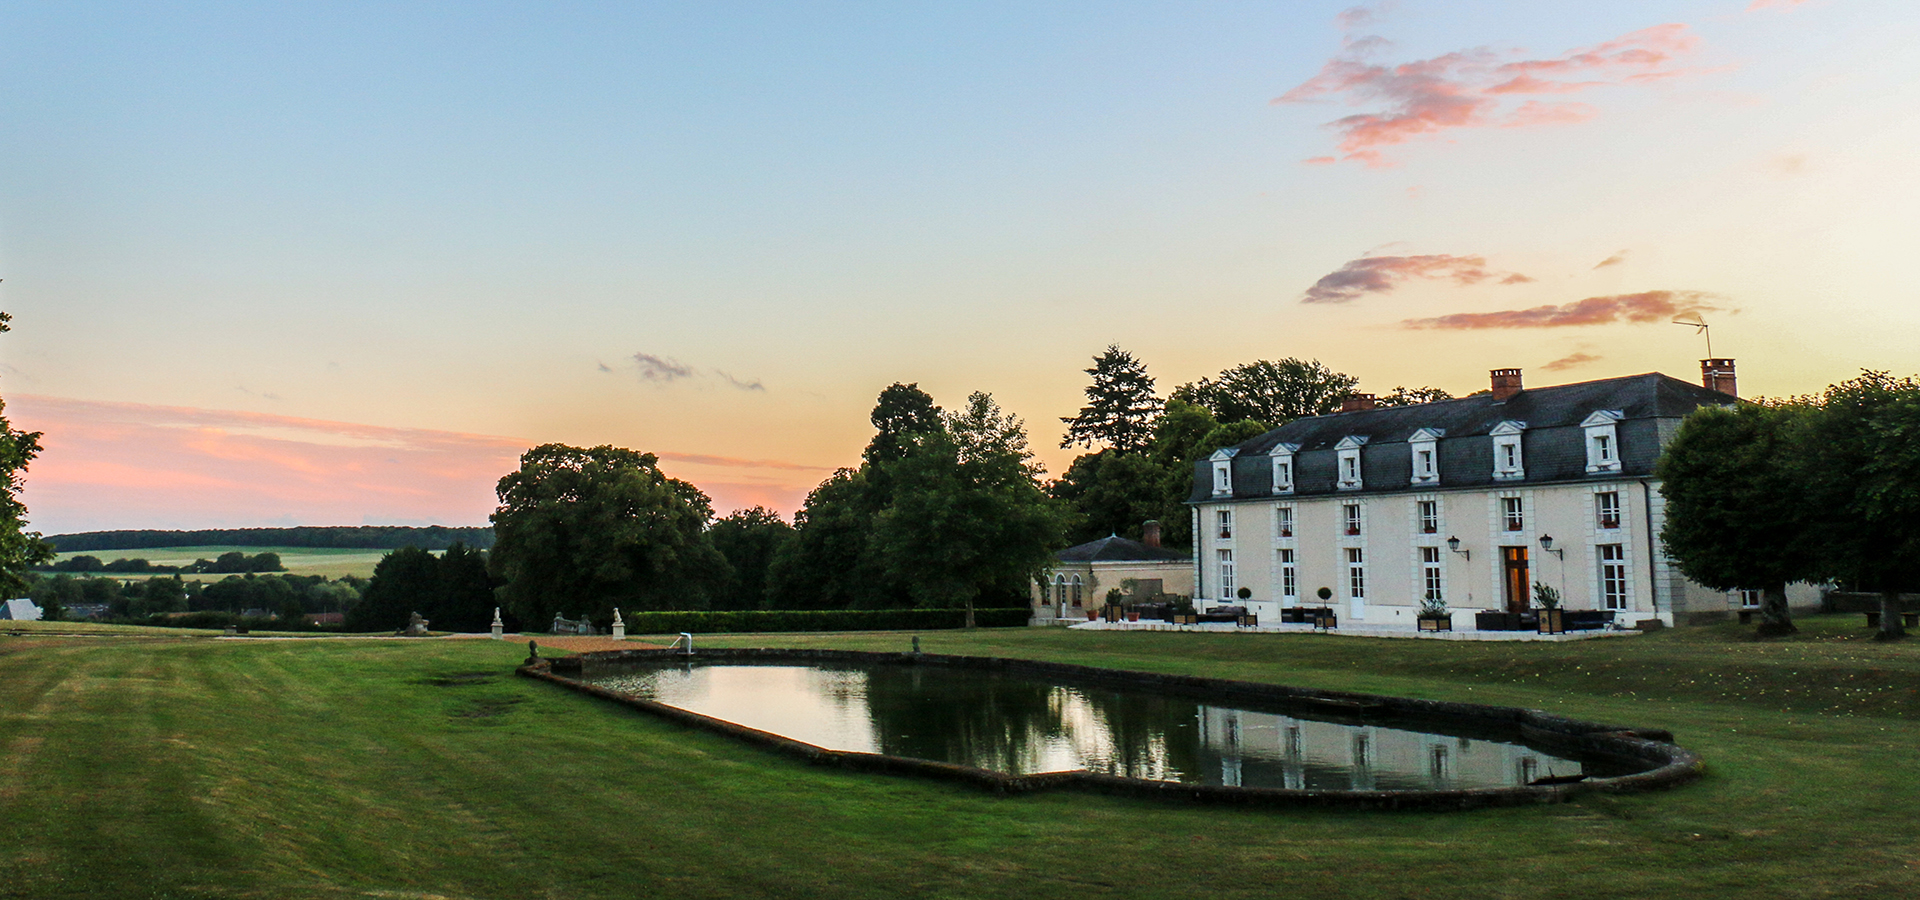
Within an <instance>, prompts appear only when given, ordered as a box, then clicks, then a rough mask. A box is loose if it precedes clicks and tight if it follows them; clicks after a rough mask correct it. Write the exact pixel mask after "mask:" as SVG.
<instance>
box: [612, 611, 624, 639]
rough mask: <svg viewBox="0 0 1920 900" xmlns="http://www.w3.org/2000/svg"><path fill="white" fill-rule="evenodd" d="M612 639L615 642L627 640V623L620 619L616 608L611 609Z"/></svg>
mask: <svg viewBox="0 0 1920 900" xmlns="http://www.w3.org/2000/svg"><path fill="white" fill-rule="evenodd" d="M613 639H614V640H616V641H624V640H626V639H627V623H626V622H625V621H623V620H622V619H621V618H620V608H619V607H617V606H616V607H614V609H613Z"/></svg>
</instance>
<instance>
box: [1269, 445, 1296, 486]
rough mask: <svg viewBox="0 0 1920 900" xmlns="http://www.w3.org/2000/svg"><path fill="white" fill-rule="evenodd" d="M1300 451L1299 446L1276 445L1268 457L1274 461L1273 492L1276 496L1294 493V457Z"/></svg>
mask: <svg viewBox="0 0 1920 900" xmlns="http://www.w3.org/2000/svg"><path fill="white" fill-rule="evenodd" d="M1299 450H1300V445H1299V444H1275V445H1273V449H1272V450H1268V451H1267V456H1268V458H1269V459H1271V460H1272V461H1273V492H1274V493H1276V494H1291V493H1293V455H1294V454H1295V453H1297V452H1299Z"/></svg>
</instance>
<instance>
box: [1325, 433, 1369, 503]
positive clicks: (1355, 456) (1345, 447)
mask: <svg viewBox="0 0 1920 900" xmlns="http://www.w3.org/2000/svg"><path fill="white" fill-rule="evenodd" d="M1366 445H1367V439H1366V438H1365V437H1362V436H1360V435H1357V434H1350V435H1347V436H1346V437H1344V438H1341V439H1340V443H1338V444H1335V445H1333V450H1334V454H1335V457H1336V459H1337V461H1336V462H1335V466H1337V467H1338V468H1337V470H1336V471H1337V472H1338V473H1339V476H1340V478H1339V481H1338V482H1337V483H1336V486H1337V487H1338V488H1339V489H1340V490H1343V491H1357V490H1359V489H1360V488H1362V487H1364V486H1365V485H1364V483H1363V481H1362V480H1361V477H1360V448H1361V447H1364V446H1366Z"/></svg>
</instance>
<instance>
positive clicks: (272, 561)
mask: <svg viewBox="0 0 1920 900" xmlns="http://www.w3.org/2000/svg"><path fill="white" fill-rule="evenodd" d="M286 570H287V567H286V566H284V565H282V564H281V562H280V554H278V553H274V552H272V551H267V552H264V553H256V554H254V555H252V556H248V555H247V554H245V553H242V552H240V551H238V550H231V551H228V552H226V553H222V554H220V555H219V556H218V557H216V558H214V559H196V560H194V561H193V562H191V563H188V564H186V565H184V566H169V565H161V564H156V563H153V562H149V561H148V560H145V559H139V558H135V559H124V558H122V559H116V560H114V561H113V562H101V561H100V557H98V556H89V555H87V554H84V553H82V554H79V555H77V556H70V557H68V558H66V559H63V560H60V561H59V562H56V563H52V564H50V565H46V566H41V567H40V571H43V572H71V573H76V574H88V575H90V574H101V573H105V574H113V575H173V574H180V575H200V574H207V575H228V574H247V573H258V572H285V571H286Z"/></svg>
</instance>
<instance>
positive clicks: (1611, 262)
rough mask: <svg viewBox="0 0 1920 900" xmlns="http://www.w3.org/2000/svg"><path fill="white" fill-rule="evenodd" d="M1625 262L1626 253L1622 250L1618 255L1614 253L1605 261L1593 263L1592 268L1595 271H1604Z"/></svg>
mask: <svg viewBox="0 0 1920 900" xmlns="http://www.w3.org/2000/svg"><path fill="white" fill-rule="evenodd" d="M1626 261H1627V251H1625V250H1622V251H1620V252H1619V253H1615V254H1614V255H1612V256H1609V257H1607V258H1606V259H1603V260H1601V261H1599V262H1597V263H1594V264H1593V267H1594V268H1596V269H1604V268H1606V267H1608V266H1617V265H1620V264H1621V263H1623V262H1626Z"/></svg>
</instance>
